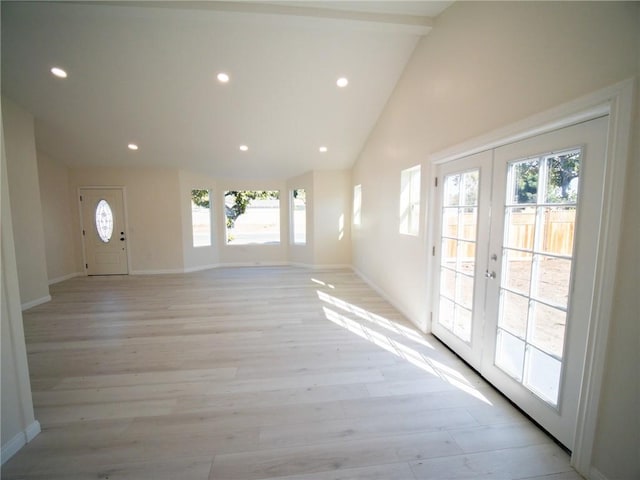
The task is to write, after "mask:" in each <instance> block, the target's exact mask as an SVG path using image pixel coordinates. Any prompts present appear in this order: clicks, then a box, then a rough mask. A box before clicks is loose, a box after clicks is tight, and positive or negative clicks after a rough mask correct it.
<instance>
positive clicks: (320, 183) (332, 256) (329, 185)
mask: <svg viewBox="0 0 640 480" xmlns="http://www.w3.org/2000/svg"><path fill="white" fill-rule="evenodd" d="M311 218H313V236H314V265H315V266H323V265H324V266H340V265H350V264H351V222H350V218H351V172H350V171H348V170H317V171H314V172H313V217H311Z"/></svg>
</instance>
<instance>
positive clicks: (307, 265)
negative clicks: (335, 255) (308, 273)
mask: <svg viewBox="0 0 640 480" xmlns="http://www.w3.org/2000/svg"><path fill="white" fill-rule="evenodd" d="M288 265H290V266H292V267H300V268H309V269H311V270H323V269H326V270H339V269H343V268H346V269H349V270H352V269H353V267H352V266H351V265H350V264H346V263H331V264H313V263H300V262H289V263H288Z"/></svg>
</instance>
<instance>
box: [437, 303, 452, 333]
mask: <svg viewBox="0 0 640 480" xmlns="http://www.w3.org/2000/svg"><path fill="white" fill-rule="evenodd" d="M453 309H454V304H453V302H452V301H451V300H449V299H447V298H444V297H440V311H439V312H438V323H440V324H442V325H443V326H445V327H447V328H448V329H449V330H451V328H452V327H453Z"/></svg>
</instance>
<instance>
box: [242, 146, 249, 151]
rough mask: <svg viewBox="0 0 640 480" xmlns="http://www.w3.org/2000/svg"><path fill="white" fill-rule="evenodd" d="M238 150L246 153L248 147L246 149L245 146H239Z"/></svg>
mask: <svg viewBox="0 0 640 480" xmlns="http://www.w3.org/2000/svg"><path fill="white" fill-rule="evenodd" d="M240 150H242V151H243V152H246V151H247V150H249V147H247V146H246V145H240Z"/></svg>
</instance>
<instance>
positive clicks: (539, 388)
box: [433, 117, 608, 449]
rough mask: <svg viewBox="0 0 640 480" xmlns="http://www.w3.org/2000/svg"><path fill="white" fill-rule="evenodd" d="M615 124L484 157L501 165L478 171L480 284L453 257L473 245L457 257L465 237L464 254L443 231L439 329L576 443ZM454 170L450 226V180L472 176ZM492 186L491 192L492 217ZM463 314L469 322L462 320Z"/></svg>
mask: <svg viewBox="0 0 640 480" xmlns="http://www.w3.org/2000/svg"><path fill="white" fill-rule="evenodd" d="M607 125H608V117H603V118H599V119H595V120H591V121H588V122H584V123H581V124H578V125H574V126H571V127H566V128H562V129H560V130H557V131H554V132H551V133H547V134H544V135H538V136H535V137H532V138H529V139H527V140H523V141H519V142H516V143H513V144H509V145H506V146H503V147H499V148H496V149H493V150H490V151H488V152H485V153H484V154H482V155H485V156H486V159H485V162H489V161H490V160H489V158H490V159H491V161H492V168H491V174H489V175H486V174H485V175H483V174H482V170H479V172H480V175H479V186H478V192H480V194H479V203H478V214H477V221H476V222H475V226H474V228H476V234H475V236H476V243H475V247H474V250H475V256H474V259H473V261H475V264H474V276H473V281H474V283H473V284H472V283H471V282H470V281H469V278H465V279H464V282H460V281H459V279H458V276H459V275H461V274H463V273H464V271H463V270H460V269H458V268H457V267H456V269H455V278H456V280H455V283H454V281H453V275H452V274H451V271H454V269H452V268H450V267H448V266H447V265H448V264H447V259H448V258H449V259H450V258H452V252H454V251H456V253H457V256H456V265H461V264H463V263H462V261H461V259H462V260H463V261H465V262H467V263H468V264H471V263H472V260H471V259H470V253H471V252H472V250H471V249H470V248H466V250H463V253H462V254H461V253H459V252H460V248H459V245H460V244H461V242H462V241H464V242H468V239H467V238H463V237H462V236H461V235H462V234H460V233H458V234H457V235H458V238H456V239H455V240H456V245H457V249H456V250H453V247H452V241H451V240H450V239H449V237H451V235H448V236H447V235H446V234H445V233H441V234H440V238H441V245H442V246H441V249H442V251H441V252H440V253H439V256H438V257H437V258H439V259H440V260H439V264H440V270H441V272H440V273H439V278H437V279H434V285H436V288H437V291H436V292H435V297H434V298H435V299H436V302H435V304H436V308H435V312H434V328H433V331H434V334H436V335H437V336H439V337H440V338H441V339H442V340H443V341H444V342H445V343H447V344H448V345H449V346H450V347H451V348H453V349H454V350H455V351H457V352H458V353H460V355H461V356H463V358H465V359H466V360H467V361H468V362H469V363H470V364H471V365H472V366H473V367H474V368H476V369H477V370H478V371H480V373H481V374H482V375H483V376H484V377H485V378H487V379H488V380H489V381H490V382H491V383H492V384H493V385H494V386H496V387H497V388H498V389H499V390H500V391H502V392H503V393H504V394H505V395H506V396H507V397H509V398H510V399H511V400H513V401H514V402H515V403H516V404H517V405H518V406H519V407H520V408H522V409H523V410H524V411H525V412H526V413H527V414H529V415H530V416H531V417H532V418H533V419H534V420H536V421H537V422H538V423H539V424H540V425H542V426H543V427H544V428H545V429H546V430H547V431H549V432H550V433H551V434H552V435H553V436H554V437H555V438H556V439H558V440H559V441H560V442H561V443H562V444H563V445H565V446H566V447H567V448H569V449H572V448H573V444H574V435H575V430H576V411H577V405H578V403H579V393H580V385H581V382H582V379H583V368H584V357H585V349H586V339H587V332H588V329H589V322H590V318H591V305H592V299H593V290H594V285H593V278H594V276H595V264H596V256H597V248H598V245H597V239H598V237H599V235H598V233H599V228H600V220H601V212H602V202H603V199H602V191H603V186H602V178H603V173H604V166H605V150H606V138H607ZM475 157H477V155H476V156H472V157H468V159H463V160H457V161H455V162H451V164H452V166H455V165H456V164H458V165H463V163H462V162H464V161H467V162H469V161H471V159H472V158H475ZM450 168H451V166H449V164H444V165H441V166H439V167H438V178H439V179H440V178H443V181H442V186H443V188H442V189H440V190H441V191H440V192H439V199H440V207H439V209H438V212H439V214H440V218H439V220H438V222H439V224H440V225H441V226H442V227H441V230H442V232H445V231H446V228H449V227H448V225H449V224H450V223H452V222H451V221H450V220H448V219H447V218H448V216H451V215H452V214H453V213H452V212H453V206H452V205H451V202H452V200H451V198H452V197H451V194H450V191H451V189H450V188H449V183H452V184H456V183H460V182H459V181H458V180H457V177H456V175H462V176H460V179H464V175H469V174H468V173H464V172H468V171H469V170H465V168H466V167H465V168H463V169H459V172H458V173H456V172H453V175H454V176H453V177H452V176H451V175H452V173H450V172H449V169H450ZM480 168H481V167H480ZM488 186H489V187H488ZM485 188H490V194H489V196H490V197H491V198H490V201H489V205H490V206H489V208H488V209H487V214H486V216H483V215H484V214H483V208H482V192H483V191H485V190H484V189H485ZM467 203H470V202H469V201H465V202H464V204H461V205H460V207H458V210H459V213H458V220H457V232H461V231H462V232H464V230H463V227H464V226H465V225H467V224H468V227H467V229H470V228H471V227H472V222H471V219H472V218H473V210H472V208H473V206H472V205H471V204H469V205H467ZM485 220H486V226H485V225H484V222H485ZM469 231H470V230H468V231H467V232H466V233H464V236H466V237H469V236H470V235H471V233H469ZM463 245H466V243H463ZM445 248H446V250H445ZM449 264H450V265H453V260H449ZM443 272H444V273H443ZM467 277H468V275H467ZM453 285H455V289H454V288H453ZM464 285H466V287H465V286H464ZM451 292H453V294H455V295H456V297H453V299H452V293H451ZM465 295H466V297H467V300H466V301H465ZM457 298H460V301H458V300H457ZM452 305H453V309H454V310H453V313H451V308H452V307H451V306H452ZM465 305H471V308H469V311H470V314H468V313H467V312H466V310H465V308H467V307H465ZM457 310H461V311H463V312H464V313H465V315H466V318H470V319H471V322H466V321H465V322H466V323H465V322H461V321H457V323H456V319H457V318H458V316H457ZM459 324H463V325H467V324H468V326H466V327H464V328H460V327H459V326H458V325H459ZM443 330H444V332H442V331H443ZM456 331H457V332H458V333H456ZM467 332H468V333H467ZM451 336H453V337H454V340H453V341H452V340H451V339H450V338H449V337H451Z"/></svg>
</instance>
